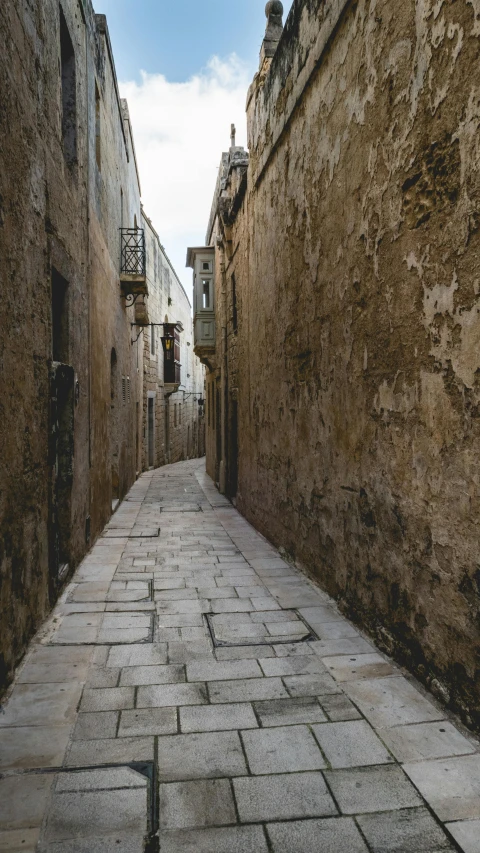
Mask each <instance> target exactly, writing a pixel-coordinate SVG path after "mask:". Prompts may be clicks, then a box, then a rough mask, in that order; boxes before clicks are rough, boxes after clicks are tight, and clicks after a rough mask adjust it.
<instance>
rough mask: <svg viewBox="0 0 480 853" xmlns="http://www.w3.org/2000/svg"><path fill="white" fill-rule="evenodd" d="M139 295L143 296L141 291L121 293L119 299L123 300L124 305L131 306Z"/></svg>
mask: <svg viewBox="0 0 480 853" xmlns="http://www.w3.org/2000/svg"><path fill="white" fill-rule="evenodd" d="M139 296H144V294H143V293H122V295H121V299H124V300H125V307H126V308H131V307H132V305H135V302H136V301H137V299H138V297H139Z"/></svg>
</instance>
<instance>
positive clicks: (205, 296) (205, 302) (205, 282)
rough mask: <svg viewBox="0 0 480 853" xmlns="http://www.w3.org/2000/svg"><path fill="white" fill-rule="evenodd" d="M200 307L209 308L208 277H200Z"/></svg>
mask: <svg viewBox="0 0 480 853" xmlns="http://www.w3.org/2000/svg"><path fill="white" fill-rule="evenodd" d="M202 308H203V310H204V311H205V310H207V309H208V308H210V279H209V278H204V279H202Z"/></svg>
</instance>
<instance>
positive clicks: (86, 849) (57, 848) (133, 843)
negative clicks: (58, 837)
mask: <svg viewBox="0 0 480 853" xmlns="http://www.w3.org/2000/svg"><path fill="white" fill-rule="evenodd" d="M144 850H145V839H144V837H143V835H125V834H124V833H123V832H122V833H121V834H117V835H103V836H100V837H97V836H90V837H89V838H86V839H82V838H75V839H74V840H73V841H58V842H51V841H50V842H47V844H46V845H44V844H42V843H41V844H40V845H39V847H38V851H37V853H144Z"/></svg>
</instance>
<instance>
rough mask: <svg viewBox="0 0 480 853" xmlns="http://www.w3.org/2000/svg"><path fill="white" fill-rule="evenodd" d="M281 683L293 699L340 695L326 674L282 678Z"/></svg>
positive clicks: (329, 676) (338, 689) (336, 685)
mask: <svg viewBox="0 0 480 853" xmlns="http://www.w3.org/2000/svg"><path fill="white" fill-rule="evenodd" d="M283 683H284V684H285V687H286V688H287V690H288V692H289V694H290V696H292V697H294V698H295V697H297V696H325V695H328V694H335V693H341V689H340V687H339V686H338V684H337V683H336V681H334V680H333V678H332V676H331V675H329V674H328V672H323V673H319V674H318V675H315V674H314V675H289V676H285V677H284V679H283Z"/></svg>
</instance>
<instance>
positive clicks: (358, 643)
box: [310, 622, 372, 660]
mask: <svg viewBox="0 0 480 853" xmlns="http://www.w3.org/2000/svg"><path fill="white" fill-rule="evenodd" d="M333 624H334V625H339V624H340V623H339V622H334V623H333ZM310 647H311V649H312V651H314V652H315V654H316V655H318V657H319V658H322V660H323V659H324V658H326V657H337V656H338V655H349V656H350V655H360V654H369V653H370V652H371V651H372V646H371V645H370V643H368V642H367V641H366V640H364V639H363V638H362V637H351V638H349V639H340V640H335V639H330V640H315V641H314V642H312V643H310Z"/></svg>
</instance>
